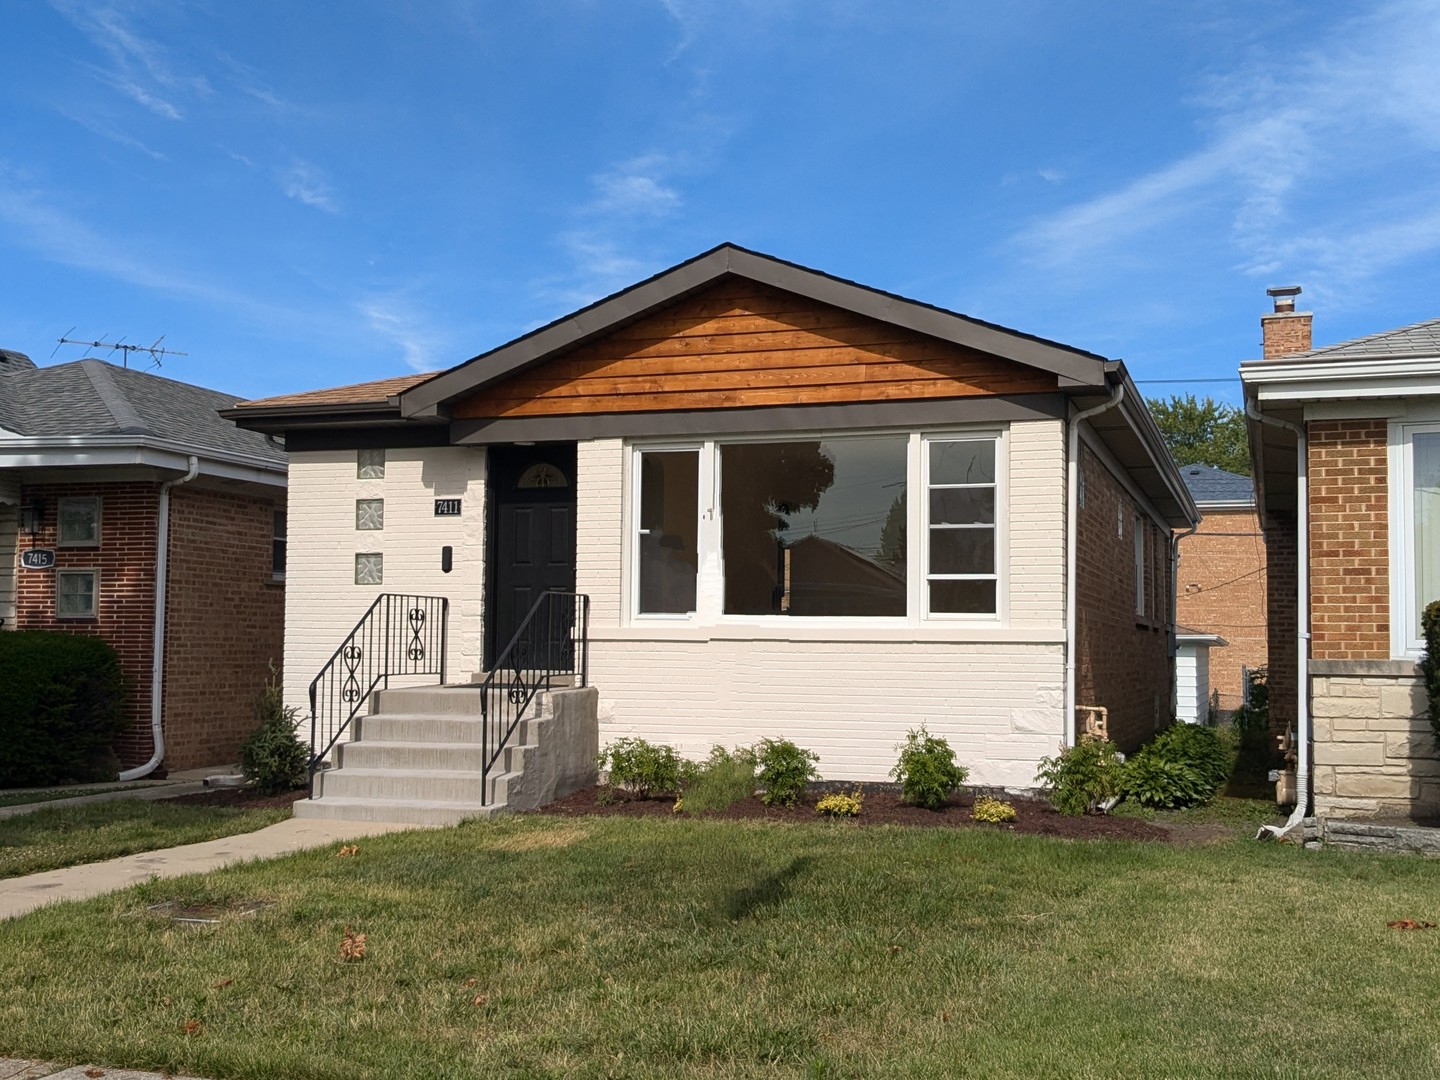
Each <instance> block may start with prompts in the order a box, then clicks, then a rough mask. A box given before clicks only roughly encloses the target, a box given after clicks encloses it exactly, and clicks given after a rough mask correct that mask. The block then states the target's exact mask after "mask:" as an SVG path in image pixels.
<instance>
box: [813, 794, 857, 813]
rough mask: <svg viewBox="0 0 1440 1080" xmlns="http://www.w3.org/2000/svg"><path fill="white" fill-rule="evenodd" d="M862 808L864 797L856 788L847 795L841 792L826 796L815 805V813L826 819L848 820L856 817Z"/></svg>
mask: <svg viewBox="0 0 1440 1080" xmlns="http://www.w3.org/2000/svg"><path fill="white" fill-rule="evenodd" d="M864 806H865V796H864V795H863V794H862V793H861V791H860V789H859V788H856V789H855V790H854V791H853V792H852V793H851V794H849V795H846V794H844V793H842V792H835V793H834V794H832V795H826V796H825V797H824V798H822V799H821V800H820V801H819V802H817V803H816V804H815V812H816V813H817V814H824V815H825V816H826V817H832V818H850V817H858V816H859V814H860V811H861V810H862V809H863V808H864Z"/></svg>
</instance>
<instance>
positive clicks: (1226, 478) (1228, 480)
mask: <svg viewBox="0 0 1440 1080" xmlns="http://www.w3.org/2000/svg"><path fill="white" fill-rule="evenodd" d="M1180 478H1181V479H1182V480H1184V481H1185V486H1186V487H1187V488H1189V489H1190V496H1191V497H1192V498H1193V499H1194V500H1195V505H1196V506H1206V505H1214V504H1216V503H1246V504H1248V505H1252V506H1253V505H1254V503H1255V481H1253V480H1252V479H1250V477H1248V476H1241V475H1240V474H1238V473H1232V472H1226V471H1225V470H1224V469H1221V468H1217V467H1216V466H1214V465H1182V466H1180Z"/></svg>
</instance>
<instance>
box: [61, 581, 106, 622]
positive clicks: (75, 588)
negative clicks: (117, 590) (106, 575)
mask: <svg viewBox="0 0 1440 1080" xmlns="http://www.w3.org/2000/svg"><path fill="white" fill-rule="evenodd" d="M99 579H100V574H99V571H96V570H59V571H57V572H56V574H55V616H56V618H60V619H93V618H94V617H95V616H96V614H97V612H98V610H99V606H98V599H97V593H98V592H99Z"/></svg>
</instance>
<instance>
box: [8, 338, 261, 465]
mask: <svg viewBox="0 0 1440 1080" xmlns="http://www.w3.org/2000/svg"><path fill="white" fill-rule="evenodd" d="M16 355H18V354H16ZM238 400H239V399H238V398H237V397H235V396H234V395H233V394H224V393H221V392H220V391H218V390H207V389H205V388H204V387H201V386H192V385H191V384H189V383H182V382H176V381H175V380H174V379H166V378H162V377H161V376H159V375H151V374H149V373H148V372H144V371H133V370H131V369H129V368H122V367H116V366H114V365H113V364H107V363H105V362H104V361H101V360H77V361H75V362H74V363H69V364H57V365H55V366H53V367H28V368H27V367H25V366H23V365H19V364H7V365H5V366H4V367H0V428H3V429H5V430H6V431H7V432H11V433H13V434H14V435H18V436H20V437H22V438H23V439H25V440H33V441H37V442H39V441H44V442H54V441H57V440H68V441H75V440H80V441H84V440H85V439H87V438H89V439H104V440H106V442H107V443H114V442H116V441H124V440H125V439H127V438H133V440H134V441H135V442H137V443H139V442H148V443H157V444H159V443H163V444H167V445H169V446H172V447H175V448H179V449H183V450H185V451H187V452H196V453H200V454H215V455H219V456H221V457H231V458H245V459H250V460H252V461H254V462H255V463H256V464H263V465H268V466H272V467H276V468H278V469H280V470H282V471H283V470H284V468H285V464H286V457H285V452H284V451H283V450H280V449H278V448H277V447H276V446H275V445H274V444H273V443H272V442H271V441H270V440H269V439H267V438H266V437H265V436H264V435H262V434H260V433H259V432H254V431H245V430H242V429H241V428H238V427H236V426H235V425H234V424H232V423H231V422H230V421H228V420H225V419H223V418H222V417H221V416H220V413H219V410H220V409H228V408H230V407H231V406H233V405H234V404H235V403H236V402H237V401H238Z"/></svg>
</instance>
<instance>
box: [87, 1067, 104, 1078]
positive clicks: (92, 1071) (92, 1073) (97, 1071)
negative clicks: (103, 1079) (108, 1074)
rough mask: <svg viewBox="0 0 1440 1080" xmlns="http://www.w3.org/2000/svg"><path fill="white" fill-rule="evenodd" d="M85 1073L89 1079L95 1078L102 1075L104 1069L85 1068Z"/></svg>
mask: <svg viewBox="0 0 1440 1080" xmlns="http://www.w3.org/2000/svg"><path fill="white" fill-rule="evenodd" d="M85 1075H86V1076H88V1077H90V1080H95V1078H96V1077H97V1076H104V1075H105V1070H104V1069H86V1070H85Z"/></svg>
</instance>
